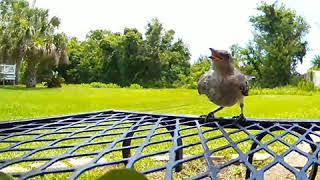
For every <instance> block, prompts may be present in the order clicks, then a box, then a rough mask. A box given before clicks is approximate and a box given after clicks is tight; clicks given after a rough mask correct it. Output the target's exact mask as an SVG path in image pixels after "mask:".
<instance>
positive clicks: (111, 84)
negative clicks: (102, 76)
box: [106, 83, 121, 88]
mask: <svg viewBox="0 0 320 180" xmlns="http://www.w3.org/2000/svg"><path fill="white" fill-rule="evenodd" d="M106 88H121V86H119V85H118V84H114V83H109V84H106Z"/></svg>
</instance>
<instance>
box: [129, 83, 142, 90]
mask: <svg viewBox="0 0 320 180" xmlns="http://www.w3.org/2000/svg"><path fill="white" fill-rule="evenodd" d="M129 88H130V89H143V87H142V86H141V85H140V84H131V85H130V86H129Z"/></svg>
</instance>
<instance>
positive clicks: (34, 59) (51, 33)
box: [0, 0, 68, 88]
mask: <svg viewBox="0 0 320 180" xmlns="http://www.w3.org/2000/svg"><path fill="white" fill-rule="evenodd" d="M0 15H1V20H2V21H0V55H1V56H0V61H4V60H5V61H9V62H11V63H15V64H17V73H18V72H19V69H20V65H21V63H22V62H23V61H24V62H25V63H26V70H27V77H26V86H27V87H28V88H29V87H35V86H36V83H37V77H36V75H37V71H38V66H39V64H40V63H41V62H44V61H52V62H54V63H55V64H59V63H60V62H66V61H67V59H68V57H67V53H66V44H67V38H66V36H65V35H64V34H61V33H60V34H59V33H56V32H55V31H56V30H57V28H58V27H59V25H60V20H59V18H57V17H55V16H54V17H52V18H49V13H48V10H45V9H41V8H35V7H30V6H29V4H28V2H27V1H25V0H3V1H1V2H0ZM17 77H18V74H17Z"/></svg>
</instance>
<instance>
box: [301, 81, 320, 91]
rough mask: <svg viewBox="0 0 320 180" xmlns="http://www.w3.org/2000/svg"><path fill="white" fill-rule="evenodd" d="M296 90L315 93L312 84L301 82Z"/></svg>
mask: <svg viewBox="0 0 320 180" xmlns="http://www.w3.org/2000/svg"><path fill="white" fill-rule="evenodd" d="M297 87H298V89H299V90H304V91H315V90H316V87H315V85H314V84H313V83H312V82H309V81H305V80H301V81H300V82H299V83H298V86H297Z"/></svg>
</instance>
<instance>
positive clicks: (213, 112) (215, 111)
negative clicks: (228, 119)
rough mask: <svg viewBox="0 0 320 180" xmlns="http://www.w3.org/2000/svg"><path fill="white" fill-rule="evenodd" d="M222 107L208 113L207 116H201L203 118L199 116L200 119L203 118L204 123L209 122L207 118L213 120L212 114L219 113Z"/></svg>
mask: <svg viewBox="0 0 320 180" xmlns="http://www.w3.org/2000/svg"><path fill="white" fill-rule="evenodd" d="M223 108H224V107H222V106H221V107H219V108H217V109H215V110H214V111H212V112H209V114H208V115H203V116H200V117H205V118H206V119H205V122H207V121H208V120H209V118H214V114H215V113H217V112H218V111H221V110H222V109H223Z"/></svg>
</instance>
